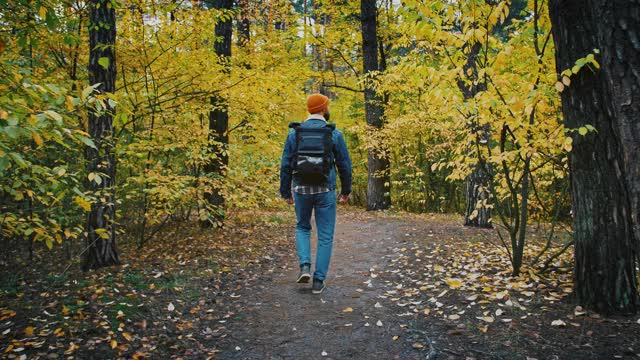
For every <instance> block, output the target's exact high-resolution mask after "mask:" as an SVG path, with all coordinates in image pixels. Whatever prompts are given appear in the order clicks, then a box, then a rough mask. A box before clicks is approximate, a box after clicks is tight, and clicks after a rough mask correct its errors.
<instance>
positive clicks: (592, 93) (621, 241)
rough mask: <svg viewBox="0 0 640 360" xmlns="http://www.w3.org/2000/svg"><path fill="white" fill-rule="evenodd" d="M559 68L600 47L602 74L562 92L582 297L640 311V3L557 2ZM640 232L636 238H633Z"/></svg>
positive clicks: (580, 78)
mask: <svg viewBox="0 0 640 360" xmlns="http://www.w3.org/2000/svg"><path fill="white" fill-rule="evenodd" d="M549 9H550V15H551V20H552V24H553V36H554V42H555V46H556V63H557V65H556V66H557V70H558V72H559V73H560V72H561V71H563V70H565V69H571V68H572V67H573V66H574V64H575V61H576V59H577V58H582V57H585V56H586V55H587V54H589V53H593V52H594V49H599V51H600V53H599V54H596V55H595V59H596V60H597V61H598V62H599V64H600V69H595V68H594V67H591V68H590V67H587V66H585V67H583V68H582V69H581V70H580V71H579V72H578V74H575V75H572V76H571V84H570V86H569V87H567V88H566V89H565V90H564V91H563V92H562V108H563V114H564V122H565V126H566V127H567V128H569V129H575V128H579V127H581V126H584V125H589V124H590V125H592V126H594V127H595V128H596V132H591V133H589V134H588V135H586V136H581V135H579V134H577V132H573V133H572V137H573V150H572V151H571V153H570V155H569V161H570V170H571V193H572V198H573V200H572V201H573V211H574V213H575V219H574V238H575V272H574V283H575V285H574V286H575V289H574V290H575V294H576V297H577V300H578V302H579V303H580V304H582V305H585V306H587V307H589V308H592V309H594V310H597V311H600V312H604V313H612V312H619V313H628V312H635V311H637V309H638V288H637V277H636V270H635V262H636V261H637V256H638V242H639V240H640V236H639V234H638V226H639V224H640V221H639V220H640V219H638V207H639V205H640V203H639V201H640V199H639V195H640V183H639V181H640V158H639V157H640V118H639V114H640V46H639V45H638V34H640V3H639V2H638V1H623V0H616V1H604V0H589V1H583V0H563V1H560V0H552V1H550V3H549ZM634 229H635V234H634Z"/></svg>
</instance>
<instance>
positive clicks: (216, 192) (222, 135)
mask: <svg viewBox="0 0 640 360" xmlns="http://www.w3.org/2000/svg"><path fill="white" fill-rule="evenodd" d="M210 4H211V6H212V7H213V8H214V9H216V10H223V11H224V13H223V14H222V15H221V16H220V18H219V20H218V22H217V23H216V26H215V34H216V42H215V44H214V49H215V52H216V54H217V55H218V57H219V59H220V61H221V62H222V63H223V64H224V66H225V67H226V68H227V69H228V68H229V65H228V64H227V62H228V61H229V60H230V57H231V35H232V33H233V22H232V16H231V11H232V9H233V0H211V1H210ZM210 101H211V105H212V106H213V110H211V111H210V112H209V146H210V148H209V150H210V153H211V154H213V156H212V158H211V160H210V161H209V163H208V164H207V165H206V166H205V168H204V170H205V172H206V173H207V174H208V175H209V176H212V177H217V178H218V179H220V180H222V179H224V177H225V175H226V168H227V165H229V155H228V154H227V147H228V145H229V134H228V130H229V104H228V103H227V99H226V98H225V97H224V96H223V95H222V94H216V95H214V96H212V97H211V99H210ZM204 197H205V199H206V201H207V202H208V204H209V205H210V206H211V207H212V208H213V209H212V210H213V216H212V218H211V219H210V220H207V221H203V223H202V224H203V226H210V225H214V224H215V225H222V224H223V223H224V219H225V200H224V195H223V194H222V190H221V189H220V188H219V187H216V188H213V189H211V190H210V191H207V192H206V193H205V194H204Z"/></svg>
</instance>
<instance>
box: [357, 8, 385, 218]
mask: <svg viewBox="0 0 640 360" xmlns="http://www.w3.org/2000/svg"><path fill="white" fill-rule="evenodd" d="M360 9H361V12H362V14H361V19H362V55H363V65H364V76H365V78H366V79H365V90H364V101H365V117H366V121H367V125H369V131H372V132H379V131H380V130H381V129H382V127H383V120H382V119H383V117H384V108H383V106H382V103H383V99H382V97H381V96H380V95H378V94H377V93H376V90H375V88H374V86H373V80H374V79H373V78H374V77H375V74H376V72H378V71H379V70H380V68H379V66H380V65H379V63H378V35H377V31H378V29H377V22H378V21H377V14H376V13H377V11H376V1H375V0H362V1H361V2H360ZM387 154H388V152H387V151H385V149H384V148H381V147H380V146H378V147H377V148H375V149H370V150H369V154H368V172H369V175H368V176H369V179H368V184H367V210H384V209H388V208H389V207H390V206H391V196H390V194H389V184H390V174H389V167H390V166H389V156H388V155H387Z"/></svg>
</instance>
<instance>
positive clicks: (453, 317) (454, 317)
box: [449, 314, 460, 320]
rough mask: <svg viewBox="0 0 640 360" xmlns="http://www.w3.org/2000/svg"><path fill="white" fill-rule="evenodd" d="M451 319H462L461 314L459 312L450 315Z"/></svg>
mask: <svg viewBox="0 0 640 360" xmlns="http://www.w3.org/2000/svg"><path fill="white" fill-rule="evenodd" d="M449 320H460V315H457V314H453V315H449Z"/></svg>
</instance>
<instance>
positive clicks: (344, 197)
mask: <svg viewBox="0 0 640 360" xmlns="http://www.w3.org/2000/svg"><path fill="white" fill-rule="evenodd" d="M338 201H339V202H340V203H346V202H347V201H349V195H342V194H341V195H340V196H338Z"/></svg>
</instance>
